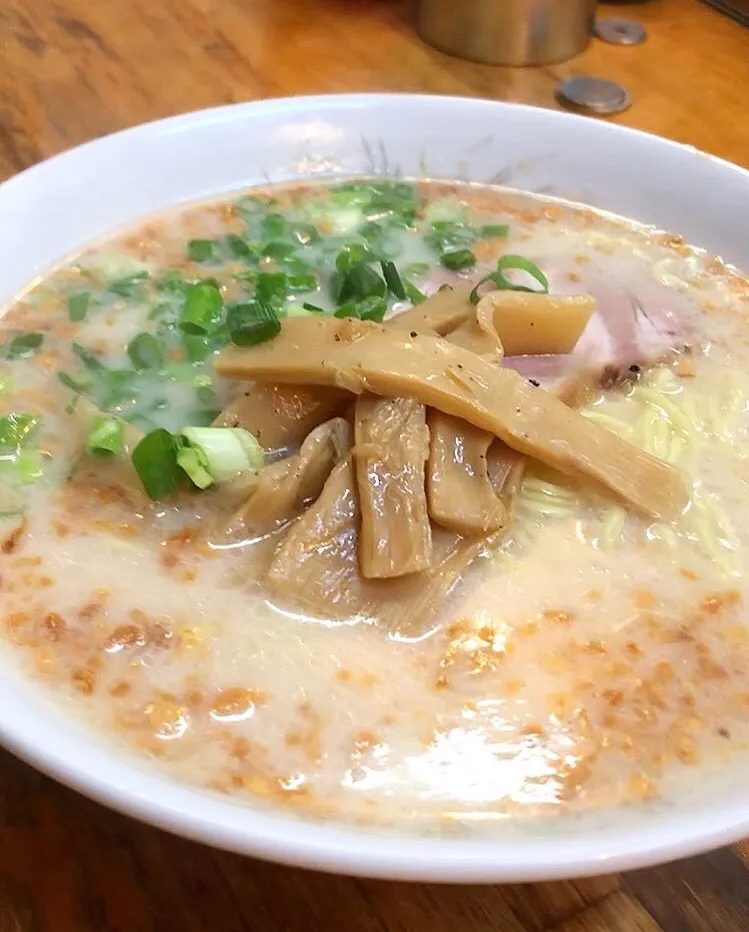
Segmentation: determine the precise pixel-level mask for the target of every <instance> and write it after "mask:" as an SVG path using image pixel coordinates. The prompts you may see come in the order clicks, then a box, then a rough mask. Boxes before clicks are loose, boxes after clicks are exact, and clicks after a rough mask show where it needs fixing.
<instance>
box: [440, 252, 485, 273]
mask: <svg viewBox="0 0 749 932" xmlns="http://www.w3.org/2000/svg"><path fill="white" fill-rule="evenodd" d="M440 265H442V266H444V267H445V268H446V269H450V271H452V272H462V271H465V270H466V269H472V268H473V267H474V265H476V256H475V255H474V254H473V253H472V252H471V250H470V249H452V250H449V251H448V252H443V253H442V254H441V255H440Z"/></svg>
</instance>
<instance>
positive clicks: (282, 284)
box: [255, 272, 289, 311]
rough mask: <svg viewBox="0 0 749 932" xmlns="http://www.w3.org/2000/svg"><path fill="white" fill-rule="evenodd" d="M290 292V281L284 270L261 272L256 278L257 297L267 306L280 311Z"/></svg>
mask: <svg viewBox="0 0 749 932" xmlns="http://www.w3.org/2000/svg"><path fill="white" fill-rule="evenodd" d="M288 294H289V282H288V277H287V276H286V274H285V273H284V272H260V273H259V274H258V276H257V278H256V279H255V297H256V298H257V300H258V301H259V302H260V303H261V304H263V305H264V306H265V307H267V308H270V309H272V310H275V311H279V310H280V309H281V308H282V307H283V306H284V304H285V302H286V298H287V296H288Z"/></svg>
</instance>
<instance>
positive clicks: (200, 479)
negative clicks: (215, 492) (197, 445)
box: [177, 444, 213, 489]
mask: <svg viewBox="0 0 749 932" xmlns="http://www.w3.org/2000/svg"><path fill="white" fill-rule="evenodd" d="M177 465H178V466H179V467H180V469H182V470H184V472H186V473H187V475H188V477H189V479H190V482H192V484H193V485H195V486H197V487H198V488H199V489H207V488H208V486H209V485H213V476H212V475H211V474H210V472H209V471H208V469H207V463H206V458H205V456H203V455H202V451H201V450H199V449H194V448H193V447H188V446H185V445H184V444H180V445H179V447H178V449H177Z"/></svg>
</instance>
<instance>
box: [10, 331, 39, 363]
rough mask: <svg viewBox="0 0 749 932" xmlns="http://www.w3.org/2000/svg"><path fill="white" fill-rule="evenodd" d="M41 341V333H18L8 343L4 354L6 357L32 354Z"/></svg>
mask: <svg viewBox="0 0 749 932" xmlns="http://www.w3.org/2000/svg"><path fill="white" fill-rule="evenodd" d="M43 343H44V334H43V333H33V332H32V333H19V334H18V335H17V336H15V337H13V339H12V340H11V341H10V343H9V344H8V347H7V350H6V353H5V355H6V357H7V358H8V359H21V358H23V357H25V356H33V355H34V353H35V352H36V351H37V350H38V349H39V347H40V346H41V345H42V344H43Z"/></svg>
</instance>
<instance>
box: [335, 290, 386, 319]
mask: <svg viewBox="0 0 749 932" xmlns="http://www.w3.org/2000/svg"><path fill="white" fill-rule="evenodd" d="M386 313H387V301H386V300H385V298H380V297H378V296H377V295H372V296H370V297H368V298H362V300H361V301H347V302H346V303H345V304H342V305H341V306H340V307H339V308H338V309H337V310H336V312H335V314H334V315H333V316H334V317H339V318H341V317H356V318H357V319H358V320H374V321H376V322H377V323H379V322H380V321H382V320H383V318H384V317H385V314H386Z"/></svg>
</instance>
